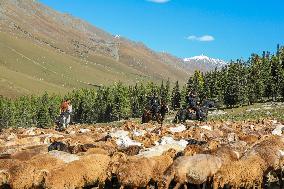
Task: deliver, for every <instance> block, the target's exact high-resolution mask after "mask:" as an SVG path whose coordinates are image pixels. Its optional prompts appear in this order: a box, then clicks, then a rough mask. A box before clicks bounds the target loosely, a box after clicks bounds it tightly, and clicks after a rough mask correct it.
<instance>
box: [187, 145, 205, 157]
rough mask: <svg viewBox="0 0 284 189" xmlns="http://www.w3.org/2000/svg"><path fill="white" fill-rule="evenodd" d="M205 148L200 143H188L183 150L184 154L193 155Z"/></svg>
mask: <svg viewBox="0 0 284 189" xmlns="http://www.w3.org/2000/svg"><path fill="white" fill-rule="evenodd" d="M203 151H204V149H203V148H202V147H200V146H198V145H187V146H186V148H185V149H184V151H183V153H182V154H183V155H184V156H193V155H195V154H200V153H201V152H203Z"/></svg>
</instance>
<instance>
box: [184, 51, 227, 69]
mask: <svg viewBox="0 0 284 189" xmlns="http://www.w3.org/2000/svg"><path fill="white" fill-rule="evenodd" d="M183 60H184V62H187V63H201V64H212V65H217V67H222V66H224V65H226V64H227V62H225V61H224V60H221V59H214V58H210V57H208V56H206V55H204V54H201V55H199V56H193V57H190V58H184V59H183Z"/></svg>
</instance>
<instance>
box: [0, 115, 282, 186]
mask: <svg viewBox="0 0 284 189" xmlns="http://www.w3.org/2000/svg"><path fill="white" fill-rule="evenodd" d="M283 129H284V125H282V124H281V123H280V122H277V121H276V120H260V121H251V122H250V121H246V122H208V123H200V122H187V123H185V124H184V125H182V124H178V125H174V124H166V125H163V126H162V127H161V126H160V125H155V124H142V125H141V124H135V123H134V122H130V121H127V122H125V123H123V124H122V126H119V127H111V126H94V127H92V126H84V125H78V126H72V127H69V128H68V129H67V130H66V132H64V133H60V132H57V131H55V130H53V129H39V128H29V129H24V128H18V129H12V128H10V129H3V130H2V131H1V132H0V188H15V189H23V188H50V189H64V188H66V189H67V188H68V189H72V188H74V189H75V188H121V189H122V188H160V189H163V188H175V189H179V188H201V187H203V188H215V189H217V188H272V187H273V186H277V187H278V188H279V187H282V178H283V177H282V170H283V167H284V165H283V164H284V161H283V160H284V158H283V157H284V136H282V130H283Z"/></svg>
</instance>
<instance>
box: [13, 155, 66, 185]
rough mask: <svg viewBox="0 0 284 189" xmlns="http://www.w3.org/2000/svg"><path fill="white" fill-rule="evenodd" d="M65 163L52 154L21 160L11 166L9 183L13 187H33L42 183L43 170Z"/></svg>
mask: <svg viewBox="0 0 284 189" xmlns="http://www.w3.org/2000/svg"><path fill="white" fill-rule="evenodd" d="M62 164H64V162H63V161H61V160H58V159H56V158H54V157H52V156H51V155H48V154H42V155H38V156H35V157H33V158H32V159H30V160H29V161H24V162H21V163H20V164H19V163H18V164H16V165H15V166H10V168H9V170H8V174H9V181H8V184H9V185H10V186H11V187H12V188H19V189H20V188H32V187H37V186H40V185H41V184H42V181H43V171H42V170H49V169H53V168H55V167H57V166H60V165H62Z"/></svg>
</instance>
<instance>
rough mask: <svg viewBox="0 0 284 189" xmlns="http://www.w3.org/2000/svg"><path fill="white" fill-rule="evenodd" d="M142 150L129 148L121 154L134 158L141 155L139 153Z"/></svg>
mask: <svg viewBox="0 0 284 189" xmlns="http://www.w3.org/2000/svg"><path fill="white" fill-rule="evenodd" d="M141 149H142V147H141V146H129V147H127V148H124V149H121V150H120V152H122V153H124V154H126V155H128V156H134V155H137V154H139V151H140V150H141Z"/></svg>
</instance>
